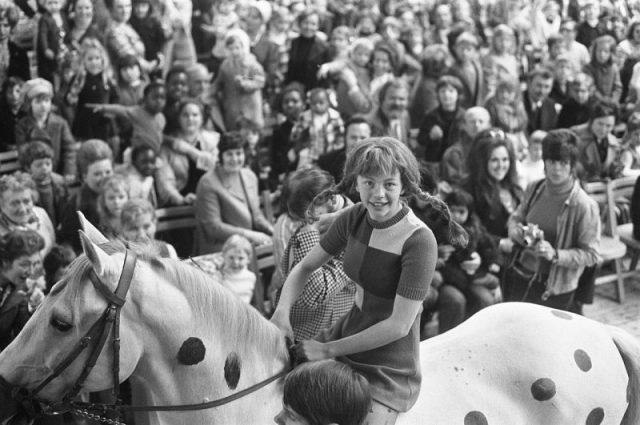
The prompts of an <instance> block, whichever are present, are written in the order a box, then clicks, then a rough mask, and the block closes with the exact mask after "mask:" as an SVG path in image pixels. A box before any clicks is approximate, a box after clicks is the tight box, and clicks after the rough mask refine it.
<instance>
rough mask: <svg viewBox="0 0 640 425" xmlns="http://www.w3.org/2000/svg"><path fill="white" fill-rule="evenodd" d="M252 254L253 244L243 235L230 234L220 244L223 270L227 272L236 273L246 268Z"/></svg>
mask: <svg viewBox="0 0 640 425" xmlns="http://www.w3.org/2000/svg"><path fill="white" fill-rule="evenodd" d="M252 256H253V246H252V245H251V242H249V239H247V238H245V237H244V236H241V235H237V234H236V235H231V236H229V238H228V239H227V240H226V241H224V245H222V258H223V259H224V271H225V272H227V273H231V274H236V273H240V272H242V271H244V270H246V269H247V267H249V263H250V262H251V257H252Z"/></svg>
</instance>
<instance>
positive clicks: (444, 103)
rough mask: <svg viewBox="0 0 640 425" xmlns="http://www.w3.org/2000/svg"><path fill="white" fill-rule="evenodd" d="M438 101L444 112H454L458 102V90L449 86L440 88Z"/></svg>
mask: <svg viewBox="0 0 640 425" xmlns="http://www.w3.org/2000/svg"><path fill="white" fill-rule="evenodd" d="M438 101H439V102H440V106H441V107H442V109H444V110H445V111H451V110H454V109H455V108H456V103H457V102H458V90H456V89H455V88H453V87H451V86H442V87H441V88H440V90H438Z"/></svg>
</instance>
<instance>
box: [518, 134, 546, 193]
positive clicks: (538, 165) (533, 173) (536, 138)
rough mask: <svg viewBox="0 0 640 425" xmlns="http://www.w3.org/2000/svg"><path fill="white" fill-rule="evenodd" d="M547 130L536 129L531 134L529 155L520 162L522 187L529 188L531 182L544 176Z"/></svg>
mask: <svg viewBox="0 0 640 425" xmlns="http://www.w3.org/2000/svg"><path fill="white" fill-rule="evenodd" d="M546 135H547V132H546V131H543V130H536V131H534V132H533V133H531V136H529V146H528V151H527V155H526V156H525V158H524V159H523V160H522V162H520V167H519V168H518V181H519V183H520V187H522V188H525V189H526V188H527V187H528V186H529V185H530V184H531V183H533V182H536V181H539V180H542V179H543V178H544V161H543V160H542V140H543V139H544V138H545V137H546Z"/></svg>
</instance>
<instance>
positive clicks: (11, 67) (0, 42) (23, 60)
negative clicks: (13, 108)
mask: <svg viewBox="0 0 640 425" xmlns="http://www.w3.org/2000/svg"><path fill="white" fill-rule="evenodd" d="M19 13H20V11H19V10H18V8H16V7H15V6H13V5H12V4H9V3H4V4H3V5H2V6H0V84H4V82H5V80H6V79H7V78H8V77H18V78H21V79H22V80H23V81H27V80H28V79H30V78H31V71H30V69H29V58H28V57H27V51H26V50H25V49H23V48H21V47H19V46H18V45H17V44H16V43H14V42H13V41H12V40H11V33H12V32H13V29H14V28H15V27H16V24H17V23H18V19H19V18H20V16H19Z"/></svg>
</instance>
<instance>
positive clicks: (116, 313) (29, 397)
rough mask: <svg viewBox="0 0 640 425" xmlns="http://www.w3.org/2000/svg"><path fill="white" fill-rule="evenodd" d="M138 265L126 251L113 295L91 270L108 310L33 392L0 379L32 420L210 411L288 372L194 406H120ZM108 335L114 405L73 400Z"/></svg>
mask: <svg viewBox="0 0 640 425" xmlns="http://www.w3.org/2000/svg"><path fill="white" fill-rule="evenodd" d="M136 263H137V255H136V253H135V252H134V251H131V250H129V249H127V250H126V251H125V257H124V265H123V266H122V273H121V274H120V279H119V281H118V286H117V287H116V290H115V292H111V290H110V289H109V287H108V286H107V285H105V284H104V282H102V280H100V278H99V277H98V275H96V274H95V272H94V271H93V270H92V271H91V274H90V275H89V280H90V281H91V283H92V284H93V286H94V288H95V289H96V290H97V291H98V292H99V293H100V294H101V295H102V296H103V297H104V298H105V299H106V300H107V307H106V309H105V310H104V313H103V314H102V315H101V316H100V318H99V319H98V320H97V321H96V322H95V323H94V324H93V325H92V326H91V328H89V330H88V331H87V333H86V334H85V335H84V336H83V337H82V338H81V339H80V341H79V342H78V343H77V344H76V345H75V347H74V348H73V350H71V352H70V353H69V354H68V355H67V356H66V357H65V358H64V359H63V360H62V361H61V362H60V363H59V364H58V366H57V367H56V368H55V369H54V370H53V372H52V373H51V374H50V375H49V376H48V377H47V378H46V379H45V380H44V381H42V382H41V383H40V384H39V385H38V386H37V387H36V388H35V389H33V390H28V389H26V388H23V387H18V386H13V385H11V384H10V383H8V382H7V381H6V380H5V379H4V378H2V376H0V389H2V390H5V391H7V392H8V393H10V394H11V398H13V400H14V401H16V402H17V403H18V404H20V405H21V406H22V408H23V409H24V411H25V413H26V414H28V415H29V416H31V417H34V418H36V417H41V416H43V415H56V414H60V413H64V412H71V413H74V414H80V415H82V416H86V417H90V418H91V419H97V420H99V421H102V422H108V423H120V422H117V421H114V420H112V419H108V418H103V417H101V416H98V415H92V414H90V413H88V412H91V411H92V412H99V413H101V414H107V413H108V414H110V416H114V415H115V416H116V417H118V416H120V414H121V413H122V412H124V411H130V412H143V411H147V412H148V411H190V410H202V409H210V408H214V407H218V406H222V405H224V404H227V403H230V402H232V401H234V400H237V399H239V398H242V397H244V396H245V395H248V394H251V393H252V392H255V391H257V390H259V389H260V388H262V387H265V386H267V385H268V384H270V383H272V382H274V381H276V380H278V379H280V378H282V377H284V376H285V375H286V374H287V373H288V372H289V370H290V368H287V369H286V370H284V371H282V372H280V373H278V374H276V375H274V376H271V377H269V378H267V379H265V380H264V381H261V382H259V383H257V384H255V385H252V386H250V387H248V388H245V389H244V390H241V391H238V392H236V393H234V394H231V395H229V396H227V397H224V398H221V399H218V400H213V401H209V402H204V403H196V404H184V405H164V406H151V405H150V406H130V405H123V404H122V401H121V400H120V387H119V383H120V378H119V375H120V312H121V310H122V307H123V306H124V304H125V301H126V296H127V293H128V292H129V287H130V286H131V281H132V278H133V272H134V270H135V267H136ZM109 333H111V335H112V339H111V341H112V346H111V348H112V352H113V365H112V380H113V388H112V393H113V396H114V399H115V402H114V404H104V403H85V402H79V401H74V398H75V397H76V396H77V395H78V393H79V392H80V391H81V390H82V386H83V384H84V382H85V380H86V379H87V377H88V376H89V374H90V373H91V370H92V369H93V367H94V366H95V365H96V362H97V360H98V358H99V357H100V354H101V353H102V351H103V349H104V346H105V344H106V342H107V339H108V337H109ZM89 347H91V348H90V350H91V351H90V352H89V357H88V358H87V361H86V362H85V365H84V367H83V369H82V371H81V372H80V375H79V376H78V378H77V379H76V381H75V384H74V385H73V387H72V388H71V389H70V390H69V391H68V392H67V393H66V394H65V395H64V396H63V397H62V400H61V401H59V402H52V401H49V400H44V399H42V398H39V397H38V393H40V391H42V390H43V389H44V388H45V387H46V386H47V385H48V384H49V383H50V382H51V381H53V380H54V379H56V378H57V377H58V376H60V374H61V373H62V372H63V371H64V370H66V369H67V368H68V367H69V366H70V365H71V364H72V363H73V362H74V361H75V360H76V359H77V358H78V357H79V356H80V354H81V353H82V352H83V351H84V350H86V349H88V348H89Z"/></svg>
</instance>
